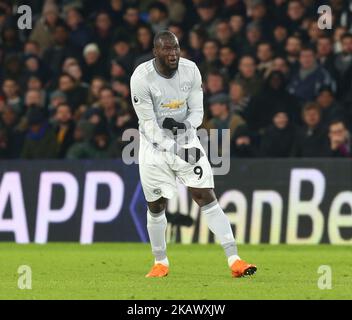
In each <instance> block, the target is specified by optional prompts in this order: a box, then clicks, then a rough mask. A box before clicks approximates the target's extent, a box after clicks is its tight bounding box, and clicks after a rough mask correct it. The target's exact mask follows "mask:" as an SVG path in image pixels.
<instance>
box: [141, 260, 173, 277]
mask: <svg viewBox="0 0 352 320" xmlns="http://www.w3.org/2000/svg"><path fill="white" fill-rule="evenodd" d="M168 274H169V267H167V266H165V265H163V264H161V263H156V264H154V266H153V267H152V268H151V270H150V271H149V273H148V274H147V275H146V276H145V277H146V278H162V277H166V276H167V275H168Z"/></svg>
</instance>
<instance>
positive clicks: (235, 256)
mask: <svg viewBox="0 0 352 320" xmlns="http://www.w3.org/2000/svg"><path fill="white" fill-rule="evenodd" d="M240 259H241V258H240V257H239V256H238V255H237V254H234V255H233V256H230V257H228V258H227V263H228V265H229V267H231V266H232V265H233V263H234V262H235V261H236V260H240Z"/></svg>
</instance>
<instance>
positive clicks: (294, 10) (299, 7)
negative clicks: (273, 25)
mask: <svg viewBox="0 0 352 320" xmlns="http://www.w3.org/2000/svg"><path fill="white" fill-rule="evenodd" d="M304 15H305V7H304V5H303V3H302V2H301V0H290V1H289V3H288V6H287V17H288V20H287V26H288V29H289V32H290V33H295V32H296V33H298V34H302V33H303V20H304Z"/></svg>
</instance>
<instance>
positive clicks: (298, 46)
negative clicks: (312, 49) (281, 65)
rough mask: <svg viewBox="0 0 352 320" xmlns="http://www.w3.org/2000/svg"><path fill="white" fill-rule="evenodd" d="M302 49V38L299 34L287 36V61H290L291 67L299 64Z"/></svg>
mask: <svg viewBox="0 0 352 320" xmlns="http://www.w3.org/2000/svg"><path fill="white" fill-rule="evenodd" d="M301 50H302V40H301V39H300V38H299V37H297V36H291V37H288V38H287V41H286V46H285V51H286V56H287V61H288V62H289V63H290V66H291V68H295V67H297V66H298V58H299V54H300V52H301Z"/></svg>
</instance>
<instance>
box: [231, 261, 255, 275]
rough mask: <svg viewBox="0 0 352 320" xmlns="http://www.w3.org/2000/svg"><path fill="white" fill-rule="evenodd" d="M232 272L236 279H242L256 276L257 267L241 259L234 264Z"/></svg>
mask: <svg viewBox="0 0 352 320" xmlns="http://www.w3.org/2000/svg"><path fill="white" fill-rule="evenodd" d="M231 271H232V276H233V277H234V278H240V277H244V276H251V275H253V274H255V272H256V271H257V267H256V266H255V265H254V264H250V263H247V262H246V261H244V260H241V259H239V260H236V261H235V262H234V263H233V264H232V266H231Z"/></svg>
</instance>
